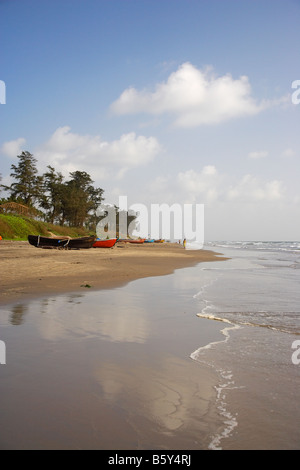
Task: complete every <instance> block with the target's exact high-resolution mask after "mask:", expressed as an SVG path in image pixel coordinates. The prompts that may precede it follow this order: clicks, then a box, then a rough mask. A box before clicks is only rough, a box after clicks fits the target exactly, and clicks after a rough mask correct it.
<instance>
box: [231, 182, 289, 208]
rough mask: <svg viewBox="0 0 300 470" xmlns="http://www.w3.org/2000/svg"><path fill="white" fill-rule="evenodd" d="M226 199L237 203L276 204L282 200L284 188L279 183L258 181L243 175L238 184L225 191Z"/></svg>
mask: <svg viewBox="0 0 300 470" xmlns="http://www.w3.org/2000/svg"><path fill="white" fill-rule="evenodd" d="M226 196H227V199H228V200H230V201H233V200H236V201H239V202H242V203H244V202H261V201H265V202H278V201H280V200H282V199H283V198H284V187H283V183H282V182H281V181H277V180H273V181H267V182H265V181H260V180H259V179H258V178H257V177H255V176H252V175H245V176H243V178H242V179H241V181H239V182H238V183H236V184H234V185H232V186H230V187H229V188H228V190H227V191H226Z"/></svg>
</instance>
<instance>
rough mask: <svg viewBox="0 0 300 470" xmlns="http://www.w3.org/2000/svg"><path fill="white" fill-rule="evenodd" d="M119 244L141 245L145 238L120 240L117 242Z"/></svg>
mask: <svg viewBox="0 0 300 470" xmlns="http://www.w3.org/2000/svg"><path fill="white" fill-rule="evenodd" d="M119 242H124V243H133V244H138V245H141V244H142V243H144V242H145V238H140V239H136V240H134V239H130V238H122V239H120V240H119Z"/></svg>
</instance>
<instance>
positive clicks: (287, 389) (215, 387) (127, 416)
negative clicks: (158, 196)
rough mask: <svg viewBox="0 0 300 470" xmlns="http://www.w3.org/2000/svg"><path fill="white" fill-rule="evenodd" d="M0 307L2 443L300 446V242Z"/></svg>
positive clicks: (233, 246) (233, 250) (225, 249)
mask: <svg viewBox="0 0 300 470" xmlns="http://www.w3.org/2000/svg"><path fill="white" fill-rule="evenodd" d="M205 248H206V249H211V250H213V251H217V252H219V253H222V254H224V256H226V257H228V258H230V259H228V260H226V261H215V262H207V263H199V264H198V265H197V266H194V267H190V268H184V269H178V270H176V271H175V272H174V273H173V274H171V275H168V276H161V277H153V278H145V279H139V280H136V281H133V282H130V283H129V284H127V285H126V286H123V287H119V288H115V289H111V290H101V291H92V292H90V291H89V290H88V289H84V288H82V290H81V292H77V293H70V294H66V295H59V296H48V297H46V298H41V299H36V300H31V301H26V302H18V303H16V304H13V305H10V306H6V307H3V308H1V309H0V340H1V341H3V342H4V343H5V345H6V365H0V397H1V400H0V415H1V429H0V449H66V448H67V449H100V450H101V449H106V450H107V449H114V450H115V449H120V450H122V449H139V450H147V449H158V450H167V449H181V450H187V449H193V450H197V449H199V450H203V449H210V450H221V449H224V450H226V449H299V447H300V427H299V422H300V405H299V387H300V364H299V362H300V361H299V360H298V358H300V352H299V355H298V350H300V342H299V343H298V341H299V340H300V336H299V334H300V322H299V319H300V289H299V285H300V283H299V281H300V269H299V268H300V243H299V242H289V243H287V242H284V243H279V242H278V243H277V242H276V243H274V242H256V243H253V242H236V243H232V242H231V243H226V242H222V243H209V244H207V246H205Z"/></svg>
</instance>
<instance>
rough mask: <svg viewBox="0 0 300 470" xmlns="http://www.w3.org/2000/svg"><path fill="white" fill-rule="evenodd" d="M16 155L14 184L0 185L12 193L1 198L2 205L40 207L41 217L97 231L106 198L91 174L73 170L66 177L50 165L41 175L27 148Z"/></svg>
mask: <svg viewBox="0 0 300 470" xmlns="http://www.w3.org/2000/svg"><path fill="white" fill-rule="evenodd" d="M17 158H18V163H17V164H16V165H15V164H13V165H11V174H10V176H11V177H12V178H13V180H14V181H13V183H12V184H11V185H10V186H6V185H3V184H0V187H1V188H2V189H4V190H5V191H7V192H8V193H9V197H7V198H2V199H0V203H1V204H3V203H4V202H16V203H19V204H23V205H26V206H27V207H29V208H34V209H37V210H38V211H39V215H40V217H41V218H42V219H44V220H45V221H47V222H50V223H52V224H58V225H61V226H63V225H68V226H72V227H86V228H88V229H91V230H95V228H96V224H97V222H98V221H99V220H100V219H101V217H99V216H97V208H98V207H99V205H100V204H101V203H102V201H104V197H103V193H104V190H103V189H102V188H97V187H95V186H94V185H93V183H94V181H93V180H92V178H91V176H90V175H89V174H88V173H86V172H85V171H74V172H70V173H69V176H70V178H69V179H68V180H65V178H64V176H63V175H62V173H60V172H58V171H56V170H55V168H54V167H52V166H51V165H48V167H47V171H46V172H45V173H44V174H42V175H39V174H38V169H37V159H36V158H35V157H34V156H33V155H32V154H31V153H30V152H28V151H24V152H22V153H21V155H18V157H17ZM0 181H1V175H0Z"/></svg>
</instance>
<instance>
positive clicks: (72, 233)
mask: <svg viewBox="0 0 300 470" xmlns="http://www.w3.org/2000/svg"><path fill="white" fill-rule="evenodd" d="M49 232H51V233H53V234H54V235H65V236H69V237H72V238H73V237H74V238H76V237H83V236H86V235H89V233H87V231H86V230H84V229H82V228H76V227H72V228H70V227H60V226H58V225H53V224H50V223H45V222H41V221H39V220H34V219H32V218H29V217H21V216H17V215H4V214H0V235H1V236H2V238H3V239H4V240H27V237H28V235H43V236H45V237H48V236H49Z"/></svg>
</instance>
